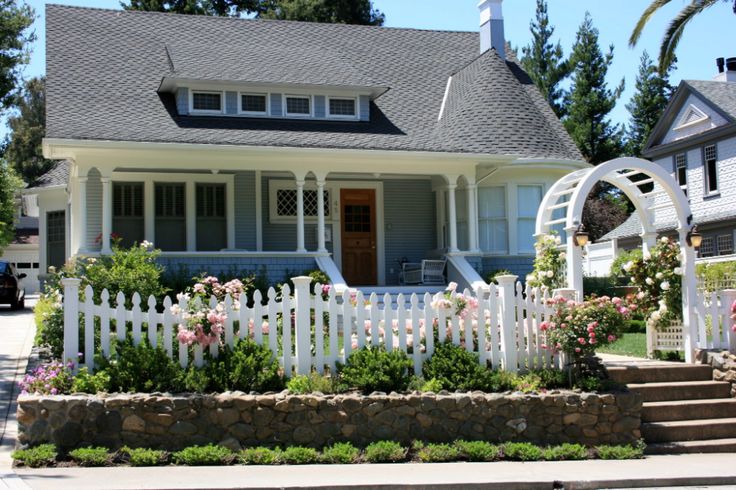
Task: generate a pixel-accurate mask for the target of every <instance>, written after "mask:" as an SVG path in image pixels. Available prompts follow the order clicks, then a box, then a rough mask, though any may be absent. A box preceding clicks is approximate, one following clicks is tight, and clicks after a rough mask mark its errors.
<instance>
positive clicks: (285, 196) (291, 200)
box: [276, 189, 330, 217]
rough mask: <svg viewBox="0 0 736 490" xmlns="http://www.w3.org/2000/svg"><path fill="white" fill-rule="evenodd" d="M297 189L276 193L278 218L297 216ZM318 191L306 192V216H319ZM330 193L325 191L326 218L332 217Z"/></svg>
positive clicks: (307, 190) (280, 190) (308, 190)
mask: <svg viewBox="0 0 736 490" xmlns="http://www.w3.org/2000/svg"><path fill="white" fill-rule="evenodd" d="M296 194H297V191H296V189H279V190H277V191H276V214H277V215H278V216H284V217H287V216H296V199H297V195H296ZM317 197H318V195H317V191H316V190H310V189H305V190H304V216H312V217H314V216H317V211H318V210H319V208H318V207H317ZM329 197H330V196H329V191H327V190H325V191H324V201H325V205H324V210H325V216H329V215H330V199H329Z"/></svg>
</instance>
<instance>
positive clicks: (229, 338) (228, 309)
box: [223, 294, 235, 349]
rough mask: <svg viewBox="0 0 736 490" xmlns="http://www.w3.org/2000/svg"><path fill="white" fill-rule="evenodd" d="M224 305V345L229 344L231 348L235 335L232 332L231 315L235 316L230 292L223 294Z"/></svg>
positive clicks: (233, 344)
mask: <svg viewBox="0 0 736 490" xmlns="http://www.w3.org/2000/svg"><path fill="white" fill-rule="evenodd" d="M223 306H224V307H225V315H226V317H225V345H228V346H230V348H231V349H232V348H233V347H234V346H235V335H234V333H233V317H234V316H235V310H233V298H232V297H231V296H230V294H226V295H225V301H223Z"/></svg>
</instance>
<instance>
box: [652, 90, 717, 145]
mask: <svg viewBox="0 0 736 490" xmlns="http://www.w3.org/2000/svg"><path fill="white" fill-rule="evenodd" d="M691 105H693V106H695V107H697V108H698V109H699V110H700V111H702V112H703V113H704V114H705V115H706V116H708V117H709V119H708V120H706V121H703V122H700V123H697V124H692V125H690V126H687V127H684V128H682V129H675V128H676V127H677V126H678V124H679V123H680V119H682V117H683V116H684V115H685V113H686V112H687V111H688V109H689V108H690V106H691ZM727 122H728V121H726V120H725V119H724V118H723V116H721V115H720V114H718V112H716V111H715V110H713V108H712V107H711V106H710V105H709V104H706V103H705V102H703V100H702V99H701V98H700V97H698V96H697V95H693V94H691V95H690V96H689V97H688V98H687V99H686V100H685V103H684V104H683V105H682V108H680V112H679V113H678V114H677V115H676V116H675V118H674V119H673V123H672V127H671V128H670V129H669V131H667V134H666V135H665V137H664V138H663V139H662V143H661V144H667V143H671V142H673V141H676V140H681V139H683V138H689V137H690V136H695V135H697V134H700V133H702V132H704V131H708V130H710V129H713V128H716V127H719V126H723V125H724V124H726V123H727Z"/></svg>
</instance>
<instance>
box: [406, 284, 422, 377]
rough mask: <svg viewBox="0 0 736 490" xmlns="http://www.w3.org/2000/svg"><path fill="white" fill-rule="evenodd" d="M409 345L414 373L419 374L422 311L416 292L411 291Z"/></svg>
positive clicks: (420, 369)
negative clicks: (410, 340)
mask: <svg viewBox="0 0 736 490" xmlns="http://www.w3.org/2000/svg"><path fill="white" fill-rule="evenodd" d="M409 302H410V303H411V313H410V315H411V337H412V342H411V347H412V356H413V357H414V375H415V376H419V375H420V374H421V373H422V344H421V342H420V339H419V334H420V328H421V327H420V323H419V322H420V320H421V316H422V313H421V311H420V310H419V298H418V297H417V295H416V293H412V295H411V299H410V300H409Z"/></svg>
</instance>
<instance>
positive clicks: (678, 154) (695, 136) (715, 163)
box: [599, 58, 736, 262]
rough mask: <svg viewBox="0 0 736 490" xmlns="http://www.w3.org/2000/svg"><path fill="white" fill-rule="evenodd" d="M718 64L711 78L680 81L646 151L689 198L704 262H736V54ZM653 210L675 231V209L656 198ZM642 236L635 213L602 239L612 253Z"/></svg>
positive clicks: (663, 226)
mask: <svg viewBox="0 0 736 490" xmlns="http://www.w3.org/2000/svg"><path fill="white" fill-rule="evenodd" d="M717 66H718V74H717V75H716V77H715V78H714V79H713V80H683V81H682V82H681V83H680V85H679V87H678V88H677V91H676V92H675V93H674V95H673V97H672V99H671V100H670V102H669V104H668V105H667V107H666V109H665V111H664V113H663V114H662V117H661V118H660V120H659V122H658V123H657V125H656V126H655V128H654V130H653V131H652V135H651V137H650V138H649V140H648V142H647V145H646V148H645V150H644V152H643V153H644V156H645V157H646V158H649V159H651V160H652V161H653V162H655V163H657V164H658V165H661V166H662V167H663V168H665V169H667V171H668V172H671V173H672V176H673V177H674V178H675V180H676V181H677V183H678V184H679V185H680V187H681V188H682V190H683V192H685V193H686V195H687V197H688V198H689V200H690V206H691V209H692V213H693V216H692V217H693V223H694V224H696V225H697V227H698V231H699V232H700V233H701V234H702V235H703V242H702V245H701V246H700V249H699V251H698V260H699V261H700V262H702V261H712V260H728V259H734V260H736V256H734V233H735V232H736V58H729V59H728V60H724V59H723V58H719V59H718V60H717ZM656 191H657V189H654V191H653V192H656ZM653 208H654V209H652V210H651V211H650V212H653V213H655V219H656V223H658V226H657V228H658V231H659V232H661V233H667V232H670V231H671V230H673V229H674V227H675V223H674V221H675V220H674V215H673V214H672V210H671V209H668V208H667V207H663V208H658V206H657V204H656V202H655V205H654V206H653ZM640 234H641V224H640V221H639V217H638V216H637V214H633V215H632V216H631V217H630V218H629V219H628V220H627V221H626V222H624V223H623V224H622V225H621V226H619V227H618V228H616V229H614V230H613V231H611V232H610V233H608V234H607V235H605V236H603V237H602V238H601V239H600V240H599V242H609V245H610V249H611V250H613V251H615V250H621V249H632V248H636V247H637V246H639V244H640V243H641V238H640V236H639V235H640ZM611 242H613V243H611ZM599 246H600V247H606V245H605V244H601V245H599Z"/></svg>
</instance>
